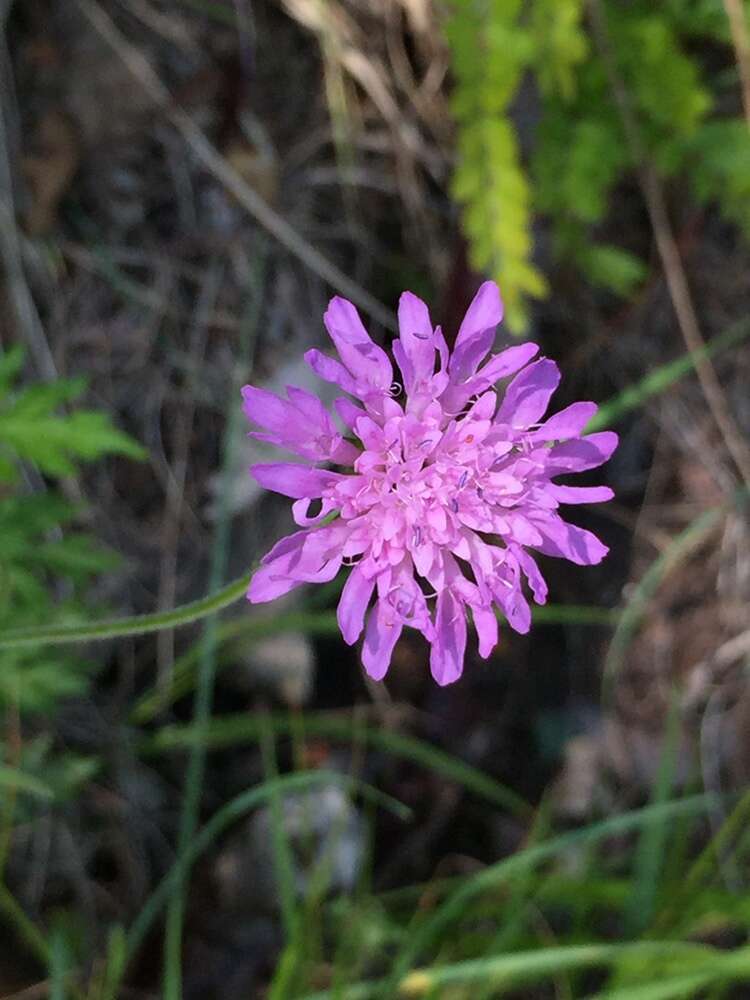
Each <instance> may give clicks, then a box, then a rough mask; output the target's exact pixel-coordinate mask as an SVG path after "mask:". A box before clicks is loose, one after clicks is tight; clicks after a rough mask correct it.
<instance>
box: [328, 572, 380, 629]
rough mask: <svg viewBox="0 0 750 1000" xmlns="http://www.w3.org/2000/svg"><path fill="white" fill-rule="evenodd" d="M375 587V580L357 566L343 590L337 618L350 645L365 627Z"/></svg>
mask: <svg viewBox="0 0 750 1000" xmlns="http://www.w3.org/2000/svg"><path fill="white" fill-rule="evenodd" d="M374 589H375V580H374V579H371V580H368V579H367V578H366V577H365V575H364V573H363V572H362V570H361V569H360V568H359V567H358V566H355V567H354V569H353V570H352V571H351V573H350V574H349V579H348V580H347V581H346V583H345V584H344V589H343V590H342V591H341V599H340V600H339V606H338V610H337V612H336V618H337V620H338V623H339V628H340V629H341V634H342V636H343V637H344V642H345V643H347V644H348V645H349V646H351V645H353V644H354V643H355V642H356V641H357V639H359V637H360V635H361V633H362V629H363V628H364V627H365V612H366V611H367V605H368V603H369V601H370V598H371V597H372V592H373V590H374Z"/></svg>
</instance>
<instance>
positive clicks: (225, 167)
mask: <svg viewBox="0 0 750 1000" xmlns="http://www.w3.org/2000/svg"><path fill="white" fill-rule="evenodd" d="M76 3H77V4H78V6H79V7H80V9H81V11H82V12H83V14H84V16H85V17H86V19H87V20H88V21H89V23H90V24H91V25H92V26H93V27H94V29H95V30H96V31H97V32H98V33H99V34H100V35H101V36H102V38H104V40H105V41H106V42H107V43H108V44H109V45H110V46H111V47H112V48H113V49H114V51H115V52H116V54H117V55H118V56H119V58H120V59H121V60H122V62H123V63H124V65H125V66H126V67H127V68H128V69H129V70H130V72H131V73H132V74H133V76H134V77H135V79H136V80H137V81H138V83H139V84H140V85H141V86H142V87H143V89H144V91H145V93H146V94H147V95H148V96H149V98H150V99H151V101H152V102H153V103H154V105H155V106H156V107H157V108H159V110H160V111H162V113H163V114H164V115H165V116H166V117H167V119H168V120H169V121H170V122H171V123H172V125H173V126H174V128H176V129H177V131H178V132H179V133H180V134H181V135H182V137H183V138H184V139H185V141H186V142H187V144H188V145H189V146H190V148H191V150H192V151H193V153H194V154H195V156H196V157H197V158H198V159H199V160H200V161H201V163H202V164H203V166H204V167H205V168H206V169H207V170H208V171H209V173H211V174H213V176H214V177H215V178H216V179H217V180H218V181H220V182H221V183H222V184H223V185H224V186H225V187H226V189H227V190H228V191H229V192H230V193H231V194H232V195H233V196H234V197H235V198H236V199H237V201H238V202H239V204H240V205H241V206H242V207H243V208H244V209H245V211H247V212H249V214H250V215H252V216H253V218H254V219H255V221H256V222H257V223H258V224H259V225H260V226H262V227H263V228H264V229H265V230H266V231H267V232H268V233H270V235H271V236H273V238H274V239H275V240H276V241H277V242H278V243H280V244H281V246H283V247H284V249H285V250H287V251H288V252H289V253H291V254H292V255H293V256H294V257H296V258H297V259H298V260H300V261H301V262H302V263H303V264H304V265H305V266H306V267H307V268H309V270H310V271H312V272H313V273H314V274H317V275H318V277H319V278H322V280H323V281H326V282H328V284H329V285H331V287H332V288H335V289H336V291H338V292H340V293H341V294H342V295H345V296H346V297H347V298H349V299H351V300H352V302H355V303H356V304H357V305H358V306H361V307H362V309H364V310H365V311H366V312H368V313H369V314H370V316H372V318H373V319H375V320H377V322H379V323H380V324H381V325H382V326H384V327H385V328H386V329H388V330H392V331H393V330H395V324H394V318H393V314H392V313H391V311H390V310H389V309H387V308H386V307H385V306H384V305H383V303H382V302H379V301H378V300H377V299H376V298H375V297H374V296H372V295H370V293H369V292H367V291H366V290H365V289H364V288H362V287H361V286H360V285H358V284H357V283H356V282H355V281H352V280H351V278H348V277H347V276H346V275H345V274H344V273H343V271H341V270H339V268H338V267H337V266H336V265H335V264H333V263H332V262H331V261H330V260H328V258H327V257H325V256H324V255H323V254H321V253H320V251H318V250H316V249H315V247H313V246H311V245H310V244H309V243H308V242H307V241H306V240H305V239H303V238H302V236H300V234H299V233H298V232H297V230H296V229H294V228H293V227H292V226H291V225H290V224H289V223H288V222H287V221H286V219H284V218H282V217H281V216H280V215H279V214H278V213H277V212H275V211H274V209H273V208H271V206H270V205H269V204H268V203H267V202H266V201H264V199H263V198H262V197H261V196H260V195H259V194H258V192H257V191H254V190H253V189H252V188H251V187H250V185H249V184H247V183H246V182H245V181H244V180H243V179H242V177H240V175H239V174H238V173H237V171H236V170H234V169H233V168H232V167H231V166H230V164H229V163H228V162H227V161H226V160H225V159H224V157H223V156H222V155H221V153H219V151H218V150H217V149H216V147H215V146H214V145H213V143H211V142H210V140H209V139H208V138H207V137H206V136H205V134H204V133H203V132H202V131H201V129H200V128H198V126H197V125H196V124H195V122H194V121H193V119H192V118H191V117H190V115H189V114H187V112H185V111H184V110H183V109H182V108H181V107H180V106H179V105H178V104H177V103H176V101H175V100H174V98H173V97H172V95H171V94H170V92H169V91H168V90H167V88H166V87H165V86H164V84H163V83H162V82H161V80H160V79H159V77H158V76H157V75H156V73H155V72H154V70H153V68H152V67H151V64H150V63H149V62H148V60H147V59H146V58H145V57H144V56H143V55H142V54H141V53H140V52H139V51H138V50H137V49H136V48H135V47H134V46H133V45H131V44H130V42H129V41H128V40H127V39H126V38H125V36H124V35H123V34H122V32H121V31H120V30H119V28H118V27H117V26H116V25H115V23H114V22H113V21H112V19H111V17H110V16H109V15H108V14H107V13H106V12H105V11H104V10H102V8H101V7H100V6H99V5H98V4H97V3H95V2H94V0H76Z"/></svg>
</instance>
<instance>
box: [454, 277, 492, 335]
mask: <svg viewBox="0 0 750 1000" xmlns="http://www.w3.org/2000/svg"><path fill="white" fill-rule="evenodd" d="M502 318H503V302H502V299H501V298H500V289H499V288H498V287H497V285H496V284H495V282H494V281H485V282H484V284H483V285H481V286H480V288H479V291H478V292H477V294H476V295H475V296H474V298H473V300H472V302H471V305H470V306H469V308H468V309H467V310H466V315H465V316H464V318H463V322H462V323H461V326H460V327H459V330H458V335H457V337H456V347H458V346H459V345H460V344H463V343H464V341H466V340H468V339H469V338H470V337H473V336H474V334H476V333H480V332H481V331H482V330H494V329H495V327H496V326H497V325H498V323H501V322H502ZM488 349H489V348H488Z"/></svg>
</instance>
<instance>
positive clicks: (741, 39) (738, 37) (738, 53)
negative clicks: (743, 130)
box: [724, 0, 750, 128]
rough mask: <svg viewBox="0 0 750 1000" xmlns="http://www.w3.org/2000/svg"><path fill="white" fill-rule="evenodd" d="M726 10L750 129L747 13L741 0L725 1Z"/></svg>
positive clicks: (749, 69)
mask: <svg viewBox="0 0 750 1000" xmlns="http://www.w3.org/2000/svg"><path fill="white" fill-rule="evenodd" d="M724 10H725V11H726V14H727V20H728V21H729V30H730V31H731V32H732V44H733V45H734V55H735V58H736V60H737V71H738V72H739V74H740V86H741V88H742V108H743V111H744V112H745V121H746V122H747V127H748V128H750V34H749V33H748V30H747V22H746V21H745V11H744V10H743V9H742V3H741V0H724Z"/></svg>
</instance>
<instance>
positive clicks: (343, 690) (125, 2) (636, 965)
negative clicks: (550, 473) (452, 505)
mask: <svg viewBox="0 0 750 1000" xmlns="http://www.w3.org/2000/svg"><path fill="white" fill-rule="evenodd" d="M0 25H1V26H2V46H1V47H0V97H1V99H2V107H1V111H2V116H1V118H0V243H1V247H2V271H0V281H1V282H2V284H1V286H0V348H1V353H0V875H1V876H2V879H1V880H0V923H1V925H2V929H1V930H0V997H2V998H5V1000H9V998H10V997H16V998H18V1000H21V998H24V1000H32V998H37V997H48V996H49V997H53V998H55V1000H61V998H67V997H71V998H77V1000H80V998H83V997H86V998H90V1000H112V998H115V997H122V998H131V997H132V998H135V1000H138V998H143V1000H147V998H150V997H160V996H164V997H167V998H172V1000H176V998H178V997H183V996H184V997H186V998H206V1000H210V998H221V1000H239V998H250V997H258V998H261V997H262V998H269V1000H282V998H287V997H288V998H297V997H300V998H301V997H313V996H315V997H318V998H319V1000H322V998H331V1000H333V998H352V1000H355V998H368V997H382V998H385V1000H390V998H394V997H399V996H407V997H429V998H437V997H441V998H442V997H445V998H449V1000H464V998H466V1000H469V998H471V1000H489V998H492V997H496V996H505V995H509V994H512V995H513V996H515V997H523V998H526V997H534V998H536V997H543V998H546V997H553V996H554V997H556V998H560V1000H567V998H578V997H588V996H598V997H603V996H607V997H612V998H615V997H616V998H618V1000H662V998H663V1000H668V998H676V997H688V996H705V997H710V998H712V1000H713V998H716V1000H719V998H722V1000H723V998H734V997H743V996H750V985H749V984H750V943H749V942H748V931H749V929H750V895H748V883H749V882H750V869H749V868H748V856H749V854H750V838H749V837H748V823H747V819H748V817H750V795H748V794H746V793H747V790H748V787H749V785H748V783H749V781H750V698H749V697H748V687H747V668H748V663H749V662H750V661H749V659H748V658H749V656H750V623H749V620H748V599H749V597H750V526H749V525H748V521H747V509H746V506H745V500H746V497H747V488H748V486H750V394H749V393H748V385H749V382H748V372H749V369H750V352H749V351H748V346H747V344H748V343H749V342H750V340H748V337H750V312H749V309H748V307H749V305H750V242H748V238H749V237H750V4H748V3H747V2H746V0H526V2H521V0H461V2H459V0H455V2H450V0H445V2H442V3H440V2H437V0H435V2H432V0H15V2H14V0H0ZM485 277H492V278H494V279H495V280H497V281H498V283H499V284H500V287H501V290H502V292H503V297H504V299H505V303H506V317H507V319H506V323H505V325H504V327H503V328H502V330H501V331H500V334H499V337H498V345H499V344H500V343H502V342H504V343H511V342H513V340H514V339H517V338H532V339H534V340H535V341H537V342H539V343H540V344H541V345H542V350H543V352H544V353H545V354H547V355H549V356H551V357H553V358H555V359H556V360H557V361H558V362H559V364H560V366H561V368H562V370H563V374H564V378H563V383H562V386H561V388H560V390H559V391H558V394H557V397H556V400H555V402H556V406H555V408H556V409H557V408H560V407H562V406H563V405H565V404H567V403H569V402H571V401H573V400H576V399H594V400H596V401H599V402H603V403H605V404H606V406H605V409H604V414H603V419H602V424H601V426H606V427H612V428H614V429H616V430H617V431H618V432H619V433H620V435H621V445H620V448H619V450H618V451H617V452H616V454H615V456H614V458H613V460H612V461H611V462H610V463H609V464H608V466H606V467H605V470H604V481H606V482H608V483H609V484H610V485H611V486H612V487H613V488H614V490H615V493H616V500H615V501H613V502H612V503H610V504H607V505H606V506H605V507H602V508H599V509H597V510H596V511H594V510H593V509H592V510H588V509H585V508H581V509H580V516H579V517H578V522H579V523H581V524H584V525H586V526H588V527H591V528H593V529H594V530H596V532H597V533H598V534H599V535H600V536H601V537H602V538H603V539H604V540H605V541H606V542H607V543H608V544H609V545H610V546H611V553H610V556H609V557H608V558H607V559H606V560H605V562H604V563H603V564H602V565H600V566H598V567H594V568H589V569H581V568H580V567H575V566H573V565H572V564H569V563H562V562H561V563H556V562H555V561H554V560H547V561H546V565H545V567H544V569H545V573H546V575H547V576H548V579H549V581H550V590H551V601H552V602H553V603H551V604H550V605H549V606H547V607H546V608H544V609H538V611H537V612H536V613H535V622H534V626H533V627H532V631H531V633H530V634H529V635H528V636H518V635H516V634H515V633H514V632H512V631H510V630H509V629H508V628H507V627H504V628H503V629H502V633H501V636H502V637H501V643H500V645H499V647H498V649H497V651H496V652H495V653H494V654H493V656H492V657H491V659H490V660H489V661H487V662H485V661H481V660H479V659H478V657H477V656H476V654H475V653H474V651H473V641H472V640H470V643H469V652H468V653H467V662H466V669H465V673H464V676H463V678H462V679H461V681H460V682H459V683H457V684H455V685H453V686H451V687H449V688H446V689H439V688H437V687H436V686H435V685H434V683H433V682H432V680H431V679H430V676H429V669H428V666H427V647H426V644H425V643H424V641H423V640H422V638H421V637H420V636H419V635H418V634H417V633H415V632H408V633H405V634H404V637H403V639H402V640H401V642H400V644H399V645H398V647H397V649H396V652H395V655H394V659H393V664H392V666H391V670H390V673H389V675H388V677H387V679H386V683H385V684H383V685H373V684H368V683H366V682H365V680H364V678H363V675H362V671H361V667H360V665H359V661H358V656H357V651H356V650H352V649H350V648H348V647H346V646H345V645H344V644H343V642H342V640H341V639H340V637H339V635H338V630H337V628H336V623H335V616H334V609H335V606H336V602H337V597H338V588H337V586H336V584H333V585H328V586H327V587H324V588H309V589H304V588H303V589H301V590H298V591H295V593H294V594H293V595H291V596H290V598H289V599H288V600H286V601H283V602H281V601H280V602H277V603H276V604H275V605H271V606H270V607H269V606H265V607H261V608H251V607H249V606H248V605H246V602H245V601H244V600H242V599H241V594H242V589H243V587H242V583H241V582H240V584H239V586H238V588H235V589H234V590H231V588H230V590H229V591H227V592H225V599H224V600H223V602H222V601H219V602H218V604H221V605H222V606H223V605H227V607H226V608H225V609H224V610H222V613H221V615H220V616H218V617H217V616H214V617H206V612H208V611H211V610H212V609H213V606H205V607H199V608H198V609H190V608H188V610H187V611H180V612H178V614H176V615H175V616H172V617H170V616H168V615H167V617H165V618H162V619H157V620H155V621H152V620H149V621H148V622H147V623H146V624H147V625H148V627H149V629H150V631H149V632H148V634H141V633H143V631H144V628H145V627H146V626H145V625H144V623H140V624H139V623H138V622H135V623H133V622H132V621H130V622H129V623H128V622H126V624H125V625H123V626H121V627H120V629H119V634H115V632H114V631H112V630H110V631H109V633H107V635H105V637H104V638H101V637H99V638H100V641H98V642H93V641H77V642H72V643H71V642H68V643H66V644H60V640H61V639H66V638H67V639H70V638H74V639H76V638H77V639H79V640H85V639H87V638H89V639H90V633H89V632H87V631H86V627H85V626H86V623H87V622H93V621H102V620H111V619H113V618H126V619H131V618H132V616H134V615H141V614H154V613H158V612H162V613H163V612H168V611H169V610H170V609H172V608H175V607H178V608H182V607H183V606H184V605H186V604H189V602H192V601H196V600H199V599H201V598H203V597H204V596H205V595H206V594H208V593H213V592H216V591H219V590H220V589H221V588H222V587H224V586H225V585H227V584H228V583H229V582H230V581H232V580H235V579H237V578H238V577H241V576H242V575H243V574H245V573H246V572H247V571H248V570H249V568H250V567H251V566H252V565H253V564H254V563H255V562H256V560H257V559H258V557H259V556H260V555H261V554H263V553H264V552H265V551H266V550H267V549H268V548H269V547H270V545H271V543H273V542H275V541H276V540H277V539H278V538H279V537H281V535H282V534H285V533H287V531H288V530H289V528H290V525H291V518H290V514H289V510H288V502H287V501H285V500H284V499H283V498H279V497H276V496H272V495H262V494H261V492H260V490H259V488H258V487H257V486H256V485H255V484H254V482H253V481H252V480H251V478H250V477H249V476H248V474H247V467H248V465H249V464H251V463H252V461H255V460H257V459H258V457H259V456H260V457H266V455H268V454H269V453H268V452H265V451H263V449H262V446H260V445H258V444H257V443H253V442H250V441H249V440H248V439H247V437H246V431H247V428H246V427H245V426H244V421H243V418H242V415H241V413H240V409H239V387H240V386H241V385H242V384H244V383H246V382H253V383H254V384H256V385H263V386H266V387H268V388H271V389H274V390H280V389H281V388H282V387H283V386H284V385H286V384H288V383H292V384H296V385H302V386H305V387H307V388H310V389H314V391H316V392H318V391H320V392H321V394H322V395H323V397H324V398H327V397H326V393H327V391H328V388H330V387H326V386H323V385H321V384H320V383H318V382H316V380H315V379H314V378H313V377H312V376H311V374H310V373H309V372H308V371H306V369H305V366H304V365H303V363H302V354H303V352H304V351H305V350H307V349H308V348H310V347H312V346H317V347H325V346H326V338H325V335H324V330H323V326H322V320H321V318H322V314H323V312H324V309H325V306H326V303H327V300H328V298H329V297H330V296H331V295H332V294H336V293H339V294H343V295H345V296H346V297H347V298H350V299H352V300H353V301H355V302H356V303H357V304H358V306H359V307H360V309H361V311H362V314H363V316H364V317H365V318H366V321H367V324H368V326H369V329H370V330H371V332H372V333H373V336H374V337H375V338H376V339H378V340H379V341H380V342H381V343H386V344H387V343H388V341H389V340H390V338H391V336H392V334H393V332H394V329H395V327H394V309H395V305H396V302H397V297H398V295H399V294H400V292H401V291H402V290H403V289H405V288H408V289H411V290H412V291H414V292H416V293H417V294H419V295H421V296H422V297H424V298H425V299H426V300H427V301H428V302H429V303H430V305H431V309H432V316H433V319H434V320H435V321H436V322H442V324H443V329H444V330H445V331H446V334H447V336H448V338H449V339H450V338H451V337H452V336H454V335H455V331H456V329H457V326H458V323H459V322H460V318H461V316H462V314H463V311H464V310H465V308H466V306H467V305H468V303H469V301H470V300H471V298H472V296H473V294H474V292H475V291H476V289H477V287H478V285H479V283H480V282H481V281H482V280H484V278H485ZM595 479H596V481H597V482H598V481H602V477H601V474H600V473H599V474H597V476H596V477H595ZM339 587H340V584H339ZM227 594H228V596H227ZM232 598H236V599H237V600H235V601H234V603H232V600H231V599H232ZM58 625H59V626H64V627H65V628H67V629H68V631H67V632H65V630H64V629H63V631H62V632H56V627H57V626H58ZM178 626H179V627H178ZM40 628H47V635H46V639H47V642H45V643H44V644H42V643H41V642H40V641H39V639H40V638H41V637H42V633H41V632H39V629H40ZM76 629H78V632H76ZM19 630H24V631H19ZM35 635H36V636H37V641H36V642H34V641H33V640H34V636H35ZM51 640H55V641H54V642H53V641H51Z"/></svg>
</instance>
